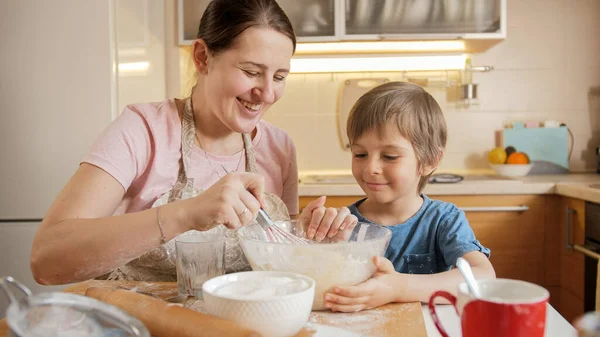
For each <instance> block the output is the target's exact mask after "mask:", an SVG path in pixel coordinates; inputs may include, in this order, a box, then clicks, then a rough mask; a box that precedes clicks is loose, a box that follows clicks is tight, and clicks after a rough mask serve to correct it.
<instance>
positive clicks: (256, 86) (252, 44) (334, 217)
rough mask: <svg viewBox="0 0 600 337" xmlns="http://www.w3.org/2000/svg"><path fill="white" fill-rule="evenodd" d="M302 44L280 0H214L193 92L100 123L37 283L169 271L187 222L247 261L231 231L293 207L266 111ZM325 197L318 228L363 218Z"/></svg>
mask: <svg viewBox="0 0 600 337" xmlns="http://www.w3.org/2000/svg"><path fill="white" fill-rule="evenodd" d="M295 44H296V40H295V36H294V32H293V29H292V26H291V24H290V21H289V20H288V18H287V17H286V15H285V13H284V12H283V10H282V9H281V8H280V7H279V5H277V3H276V2H275V1H274V0H244V1H237V2H236V3H235V6H232V5H231V1H226V0H214V1H211V2H210V3H209V5H208V7H207V9H206V11H205V13H204V15H203V16H202V19H201V22H200V27H199V30H198V39H197V40H196V41H195V42H194V45H193V60H194V65H195V68H196V72H197V75H198V80H197V84H196V86H195V87H194V89H193V91H192V94H191V97H188V98H186V99H184V100H168V101H165V102H162V103H153V104H140V105H130V106H128V107H127V108H126V109H125V110H124V111H123V113H122V115H121V116H120V117H119V118H118V119H117V120H115V121H114V122H113V123H112V124H111V125H110V126H109V127H108V128H107V129H106V130H105V131H104V133H103V134H102V135H101V136H100V137H99V139H98V140H97V141H96V143H95V144H94V146H93V148H92V150H91V152H90V153H89V154H88V155H87V156H86V157H85V158H84V160H83V162H82V164H81V165H80V167H79V168H78V170H77V172H76V173H75V174H74V176H73V177H72V178H71V180H70V181H69V182H68V184H67V185H66V186H65V188H64V189H63V190H62V191H61V192H60V194H59V195H58V197H57V199H56V200H55V202H54V203H53V205H52V206H51V207H50V209H49V210H48V213H47V214H46V216H45V218H44V220H43V221H42V224H41V226H40V228H39V230H38V232H37V234H36V237H35V240H34V243H33V248H32V255H31V268H32V272H33V275H34V277H35V279H36V281H37V282H38V283H41V284H61V283H69V282H76V281H81V280H86V279H90V278H97V277H103V278H109V279H131V280H146V281H174V280H176V274H175V265H174V255H175V254H172V252H173V249H174V242H173V239H174V238H175V237H177V236H178V235H181V234H184V233H190V232H189V231H191V230H198V231H203V232H205V233H206V232H210V233H213V232H220V233H224V234H226V235H228V237H229V238H230V239H228V243H227V253H226V268H227V270H228V271H237V270H245V269H248V268H249V266H248V264H247V262H246V261H245V258H244V255H243V253H242V252H241V249H240V248H239V245H238V244H237V243H236V240H235V235H232V230H234V229H236V228H239V227H240V226H243V225H246V224H248V223H250V222H251V221H253V219H254V218H255V217H256V214H257V212H258V209H259V208H260V207H264V208H265V209H266V210H267V212H268V213H269V214H270V215H271V217H272V218H274V219H285V218H289V214H288V211H289V213H291V214H292V215H295V214H297V213H298V195H297V174H298V173H297V166H296V159H295V147H294V145H293V143H292V141H291V139H290V138H289V136H288V135H287V134H286V133H285V132H284V131H282V130H280V129H278V128H276V127H275V126H273V125H270V124H268V123H266V122H262V121H261V119H262V117H263V115H264V113H265V112H266V110H267V109H268V108H269V107H270V106H271V105H272V104H273V103H275V102H276V101H277V100H278V99H279V98H280V97H281V95H282V94H283V90H284V87H285V78H286V76H287V75H288V73H289V67H290V59H291V57H292V55H293V53H294V50H295ZM244 170H245V171H247V172H249V173H236V172H237V171H244ZM232 172H233V173H232ZM252 172H258V173H261V175H258V174H256V173H252ZM228 173H230V174H228ZM213 184H214V185H213ZM263 191H265V193H264V194H263ZM323 203H324V200H323V198H320V199H318V200H315V201H314V202H313V203H311V204H310V205H309V207H307V208H306V209H305V210H304V211H303V214H302V215H301V218H303V219H306V220H308V219H311V228H316V227H318V231H319V232H321V233H320V234H321V235H319V234H317V237H322V234H324V233H323V232H325V233H332V232H335V231H337V229H338V228H341V227H349V226H353V225H354V224H355V223H356V218H355V217H354V216H352V215H350V214H349V211H348V210H347V209H342V210H341V211H340V212H339V213H338V212H337V211H336V210H331V209H327V210H325V209H324V207H323ZM221 224H222V225H221ZM309 232H310V233H311V234H312V232H313V230H310V231H309Z"/></svg>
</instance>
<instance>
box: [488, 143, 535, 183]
mask: <svg viewBox="0 0 600 337" xmlns="http://www.w3.org/2000/svg"><path fill="white" fill-rule="evenodd" d="M488 162H489V163H490V166H492V169H494V171H495V172H496V174H498V175H500V176H503V177H523V176H526V175H527V174H528V173H529V171H531V167H532V166H533V165H532V164H531V160H530V159H529V156H528V155H527V154H526V153H525V152H519V151H517V149H515V148H514V147H512V146H508V147H506V148H502V147H497V148H494V149H492V150H491V151H490V152H489V153H488Z"/></svg>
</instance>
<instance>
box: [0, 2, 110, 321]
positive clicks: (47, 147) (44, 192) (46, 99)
mask: <svg viewBox="0 0 600 337" xmlns="http://www.w3.org/2000/svg"><path fill="white" fill-rule="evenodd" d="M111 7H112V6H111V4H110V2H109V1H81V0H52V1H39V0H3V1H0V114H1V117H0V255H1V256H2V257H1V258H0V276H4V275H10V276H13V277H15V278H16V279H18V280H19V281H21V282H23V283H24V284H25V285H27V286H28V287H29V288H31V289H32V291H33V292H34V293H37V292H40V291H44V290H55V289H57V288H60V287H51V288H50V289H47V288H45V287H42V286H40V285H37V284H36V283H35V282H34V280H33V278H32V276H31V271H30V269H29V256H30V249H31V242H32V240H33V236H34V234H35V231H36V229H37V227H38V225H39V223H40V221H41V219H42V218H43V217H44V214H45V212H46V210H47V209H48V207H49V206H50V204H51V203H52V201H53V200H54V198H55V197H56V195H57V194H58V192H59V191H60V189H61V188H62V187H63V186H64V184H65V183H66V182H67V181H68V179H69V178H70V176H71V175H72V174H73V172H75V170H76V169H77V167H78V165H79V161H80V160H81V158H82V157H83V156H84V155H85V154H86V152H87V151H88V150H89V148H90V146H91V145H92V143H93V141H94V140H95V138H96V136H97V135H98V134H99V133H100V132H101V131H102V130H103V129H104V128H105V127H106V126H107V125H108V124H109V123H110V122H111V120H112V118H113V115H115V114H116V85H115V83H116V81H115V76H114V74H113V68H114V66H113V65H114V56H113V54H114V52H113V47H112V42H111V41H112V36H113V35H114V34H113V30H112V28H111V27H112V23H111V11H112V10H113V9H112V8H111ZM6 303H7V301H6V299H5V296H3V294H0V317H3V316H4V312H5V306H6Z"/></svg>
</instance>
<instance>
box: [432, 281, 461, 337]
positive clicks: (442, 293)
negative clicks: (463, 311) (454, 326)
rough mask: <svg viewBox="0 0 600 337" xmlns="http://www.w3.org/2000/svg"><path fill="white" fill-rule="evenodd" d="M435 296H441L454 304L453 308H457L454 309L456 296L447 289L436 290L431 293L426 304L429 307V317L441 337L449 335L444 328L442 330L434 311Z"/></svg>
mask: <svg viewBox="0 0 600 337" xmlns="http://www.w3.org/2000/svg"><path fill="white" fill-rule="evenodd" d="M436 297H443V298H445V299H447V300H448V301H449V302H450V303H451V304H452V305H453V306H454V310H457V309H456V296H454V295H452V294H450V293H449V292H447V291H436V292H434V293H433V295H431V297H430V298H429V303H428V304H427V306H428V307H429V313H430V314H431V319H432V320H433V323H434V324H435V327H436V328H437V329H438V331H439V332H440V334H441V335H442V337H449V336H448V333H447V332H446V330H444V327H442V322H440V319H439V318H438V315H437V313H436V312H435V298H436ZM456 314H458V310H457V311H456Z"/></svg>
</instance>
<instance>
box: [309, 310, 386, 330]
mask: <svg viewBox="0 0 600 337" xmlns="http://www.w3.org/2000/svg"><path fill="white" fill-rule="evenodd" d="M309 322H310V323H312V324H321V325H327V326H337V327H342V328H344V327H347V328H351V329H352V331H356V332H359V333H361V334H363V335H370V334H371V333H372V332H373V331H376V330H379V329H381V328H382V327H383V326H384V325H385V323H386V321H385V318H384V317H383V316H382V314H381V313H380V312H378V311H375V310H365V311H360V312H355V313H345V314H341V313H335V312H327V311H322V312H313V313H312V314H311V315H310V319H309Z"/></svg>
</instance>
